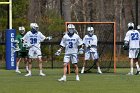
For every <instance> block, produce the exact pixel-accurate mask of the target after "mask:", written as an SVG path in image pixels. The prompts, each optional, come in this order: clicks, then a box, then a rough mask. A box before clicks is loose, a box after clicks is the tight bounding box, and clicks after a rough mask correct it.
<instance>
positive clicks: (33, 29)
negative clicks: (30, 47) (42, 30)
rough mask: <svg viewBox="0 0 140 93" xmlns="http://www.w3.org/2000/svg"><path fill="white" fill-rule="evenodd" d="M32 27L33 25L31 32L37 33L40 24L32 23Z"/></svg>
mask: <svg viewBox="0 0 140 93" xmlns="http://www.w3.org/2000/svg"><path fill="white" fill-rule="evenodd" d="M30 27H31V32H32V33H33V34H35V33H37V32H38V31H39V26H38V25H37V23H31V24H30Z"/></svg>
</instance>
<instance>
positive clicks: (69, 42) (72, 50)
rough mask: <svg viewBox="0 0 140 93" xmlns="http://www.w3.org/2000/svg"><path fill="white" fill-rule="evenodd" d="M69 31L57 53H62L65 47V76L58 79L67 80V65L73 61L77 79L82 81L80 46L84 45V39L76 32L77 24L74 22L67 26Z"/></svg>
mask: <svg viewBox="0 0 140 93" xmlns="http://www.w3.org/2000/svg"><path fill="white" fill-rule="evenodd" d="M67 28H68V31H67V33H66V34H65V35H64V36H63V38H62V40H61V43H60V46H61V48H60V49H59V50H58V51H57V52H56V53H55V54H56V55H60V53H61V50H62V49H63V48H65V55H64V60H63V62H64V64H63V71H64V72H63V76H62V77H61V78H60V79H58V81H66V73H67V65H68V63H69V62H70V61H71V62H72V64H73V65H74V68H75V74H76V81H80V78H79V75H78V66H77V63H78V60H77V59H78V58H77V53H78V46H80V45H82V44H83V42H82V39H81V38H80V37H79V35H78V34H76V33H75V26H74V25H73V24H69V25H68V26H67Z"/></svg>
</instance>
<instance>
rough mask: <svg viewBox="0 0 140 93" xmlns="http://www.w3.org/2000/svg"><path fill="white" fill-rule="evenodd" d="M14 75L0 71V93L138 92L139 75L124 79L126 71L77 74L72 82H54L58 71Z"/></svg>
mask: <svg viewBox="0 0 140 93" xmlns="http://www.w3.org/2000/svg"><path fill="white" fill-rule="evenodd" d="M21 71H22V72H23V73H21V74H17V73H15V72H14V71H13V70H3V69H0V93H137V92H139V91H140V75H137V76H136V75H133V76H128V75H126V73H127V72H128V71H129V70H128V69H118V70H117V73H116V74H114V73H103V74H102V75H99V74H96V73H86V74H80V81H75V74H74V73H71V74H70V75H68V76H67V82H58V81H57V79H58V78H60V77H61V76H62V71H63V70H62V69H45V70H44V72H45V73H46V75H47V76H45V77H40V76H38V70H37V69H33V71H32V74H33V75H32V76H31V77H24V75H25V74H26V73H25V71H24V70H21Z"/></svg>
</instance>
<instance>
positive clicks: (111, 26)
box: [65, 22, 116, 73]
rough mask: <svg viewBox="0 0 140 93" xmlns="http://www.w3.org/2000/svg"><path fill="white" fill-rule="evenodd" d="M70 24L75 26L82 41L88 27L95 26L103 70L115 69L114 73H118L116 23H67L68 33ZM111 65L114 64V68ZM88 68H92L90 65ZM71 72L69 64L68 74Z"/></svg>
mask: <svg viewBox="0 0 140 93" xmlns="http://www.w3.org/2000/svg"><path fill="white" fill-rule="evenodd" d="M68 24H74V25H75V27H76V30H77V31H78V33H79V35H80V37H81V38H82V39H83V36H84V35H85V34H86V28H87V26H93V28H94V29H95V34H96V35H97V38H98V43H99V44H98V46H99V47H98V46H97V48H98V52H100V55H99V60H100V62H101V63H102V68H108V69H109V68H113V72H114V73H116V22H65V27H66V31H67V25H68ZM80 30H81V31H80ZM103 48H104V49H103ZM107 59H109V60H107ZM109 61H110V62H109ZM106 63H107V64H106ZM110 64H112V66H111V65H110ZM78 65H79V63H78ZM107 65H108V67H107ZM109 65H110V66H109ZM88 67H90V65H89V66H88ZM70 71H71V70H70V64H69V65H68V73H70Z"/></svg>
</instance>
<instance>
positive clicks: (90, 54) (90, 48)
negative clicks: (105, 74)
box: [81, 27, 102, 74]
mask: <svg viewBox="0 0 140 93" xmlns="http://www.w3.org/2000/svg"><path fill="white" fill-rule="evenodd" d="M87 32H88V34H87V35H85V36H84V38H83V43H84V44H83V45H84V46H85V61H84V62H83V67H82V70H81V73H84V69H85V65H86V62H87V61H88V60H91V59H92V60H94V64H95V65H97V73H99V74H102V71H101V69H100V66H99V62H98V58H99V56H98V52H97V41H98V40H97V36H96V35H94V28H93V27H87Z"/></svg>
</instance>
